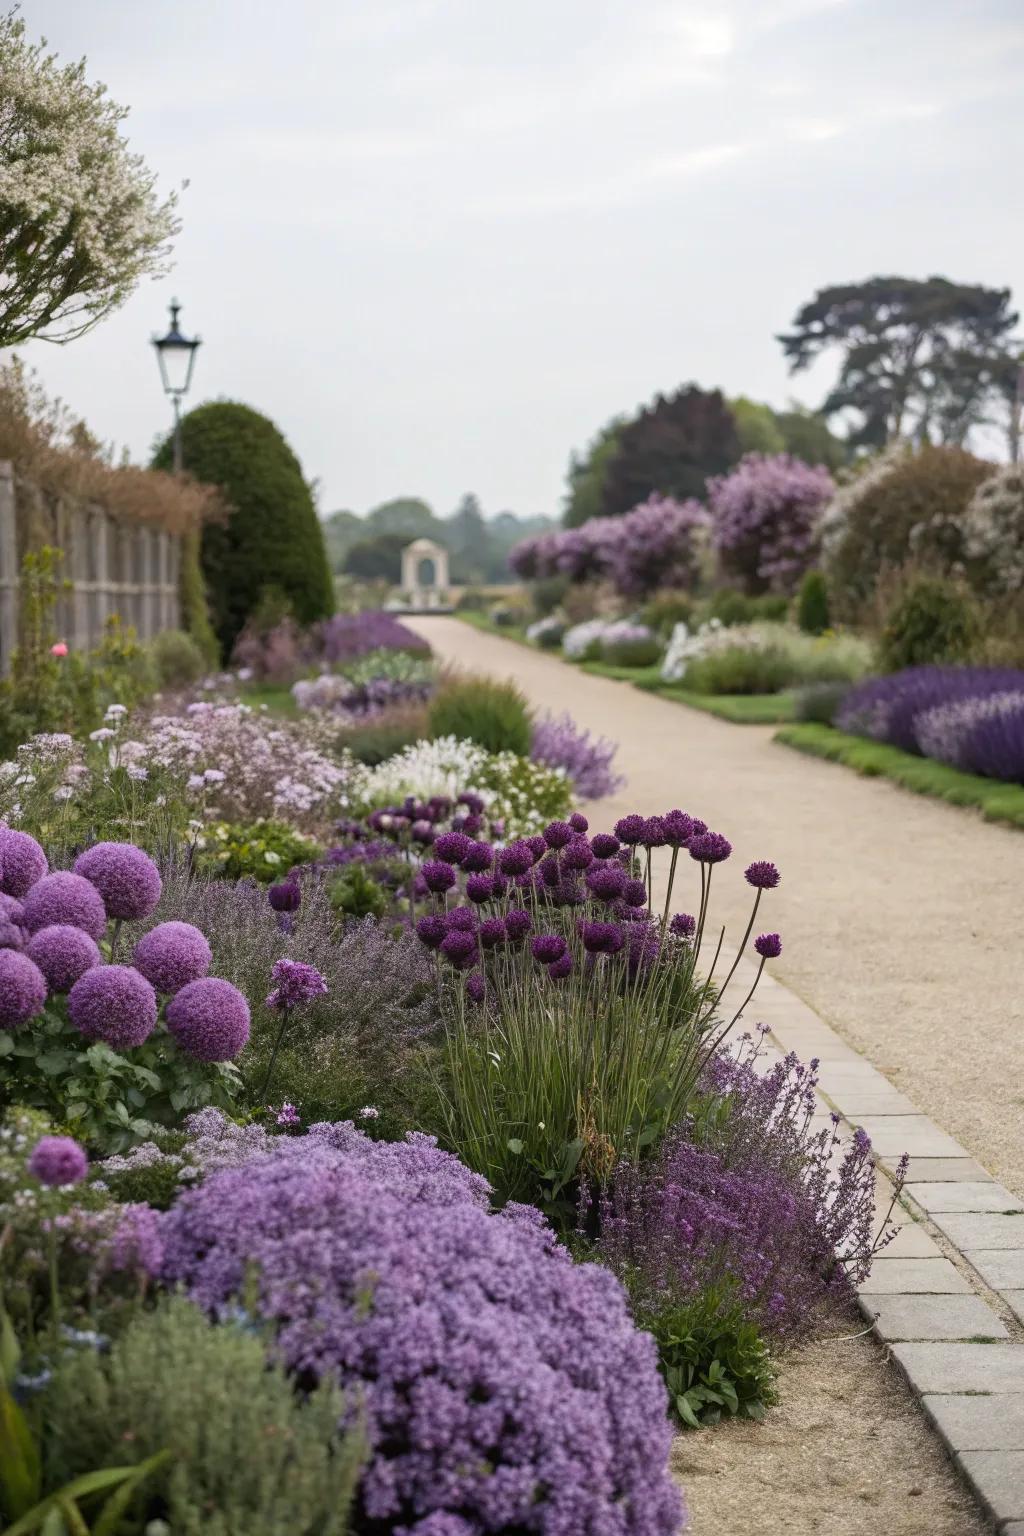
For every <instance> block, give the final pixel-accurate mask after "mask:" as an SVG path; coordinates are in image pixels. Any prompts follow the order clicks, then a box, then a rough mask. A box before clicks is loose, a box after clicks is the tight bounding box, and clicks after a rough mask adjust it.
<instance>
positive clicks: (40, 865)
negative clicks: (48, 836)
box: [0, 827, 49, 899]
mask: <svg viewBox="0 0 1024 1536" xmlns="http://www.w3.org/2000/svg"><path fill="white" fill-rule="evenodd" d="M48 868H49V865H48V864H47V862H46V854H45V853H44V852H43V850H42V848H40V846H39V844H38V843H37V842H36V840H35V838H34V837H29V835H28V833H27V832H18V831H16V830H15V828H14V827H0V891H3V892H5V893H6V894H7V895H8V896H14V897H17V898H18V899H20V898H21V897H23V896H25V895H26V894H27V892H28V891H29V890H31V888H32V886H34V885H35V883H36V881H37V880H41V879H42V878H43V876H44V875H45V874H46V871H47V869H48Z"/></svg>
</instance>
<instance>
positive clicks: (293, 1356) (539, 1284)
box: [160, 1125, 682, 1536]
mask: <svg viewBox="0 0 1024 1536" xmlns="http://www.w3.org/2000/svg"><path fill="white" fill-rule="evenodd" d="M160 1223H161V1230H160V1236H161V1240H162V1247H163V1256H162V1260H161V1264H160V1276H161V1278H162V1279H163V1280H165V1281H166V1282H167V1283H169V1284H175V1285H181V1286H183V1287H184V1288H185V1290H186V1292H187V1294H188V1295H190V1296H191V1297H192V1299H193V1300H194V1301H196V1303H197V1304H198V1305H199V1306H201V1307H202V1308H203V1309H204V1310H205V1311H210V1312H215V1311H217V1310H218V1309H221V1308H224V1307H226V1306H228V1305H230V1304H232V1303H233V1302H234V1300H235V1298H236V1297H237V1295H238V1294H239V1292H240V1290H241V1288H242V1286H243V1284H244V1282H245V1277H246V1275H247V1273H250V1274H252V1275H253V1276H254V1277H255V1284H256V1286H257V1287H258V1306H259V1311H260V1313H261V1315H262V1316H263V1317H264V1318H266V1319H267V1321H268V1322H269V1323H270V1324H272V1325H273V1327H274V1329H275V1339H274V1352H275V1355H276V1357H278V1358H280V1359H281V1360H282V1361H283V1363H284V1364H285V1365H286V1366H287V1367H289V1368H290V1369H292V1370H293V1371H295V1372H297V1373H301V1374H302V1375H303V1376H304V1377H305V1378H307V1379H323V1378H325V1377H328V1376H330V1375H331V1374H333V1373H336V1374H337V1377H338V1380H339V1384H340V1386H341V1388H342V1390H343V1391H345V1390H351V1389H358V1391H359V1392H360V1395H361V1398H362V1402H363V1407H364V1413H365V1421H366V1429H367V1436H368V1441H369V1461H368V1465H367V1467H366V1470H365V1472H364V1474H363V1476H362V1479H361V1482H360V1485H359V1490H358V1493H357V1502H356V1511H355V1516H354V1524H355V1527H356V1529H362V1528H363V1527H364V1526H365V1527H366V1528H372V1529H377V1528H380V1529H391V1530H393V1529H396V1528H398V1527H401V1528H402V1529H404V1530H407V1531H409V1532H410V1533H422V1536H429V1533H430V1532H436V1531H439V1530H442V1529H443V1530H448V1529H452V1530H454V1529H458V1530H459V1531H460V1532H462V1533H463V1536H476V1533H481V1536H482V1533H486V1532H495V1533H498V1532H509V1531H514V1530H530V1531H533V1532H536V1533H538V1536H591V1533H592V1532H593V1531H595V1530H597V1529H600V1530H601V1531H604V1532H607V1533H610V1536H675V1533H676V1532H677V1531H678V1529H679V1525H680V1520H681V1515H682V1509H681V1498H680V1494H679V1490H678V1488H677V1487H676V1485H675V1483H674V1481H673V1479H672V1477H671V1475H670V1474H669V1471H668V1467H667V1455H668V1450H669V1443H670V1435H669V1431H668V1426H667V1422H666V1417H665V1393H664V1388H663V1386H662V1384H661V1382H660V1380H659V1378H658V1373H657V1363H656V1357H655V1350H654V1346H653V1343H652V1341H651V1339H650V1338H649V1337H648V1336H647V1335H646V1334H643V1333H640V1332H638V1331H637V1330H636V1329H635V1327H634V1325H633V1323H632V1320H631V1318H630V1316H629V1311H628V1308H627V1306H626V1303H625V1298H624V1295H623V1292H622V1290H621V1288H620V1286H619V1284H618V1282H617V1281H616V1280H615V1279H614V1278H613V1277H612V1276H611V1275H610V1274H608V1272H607V1271H606V1270H603V1269H601V1268H600V1267H599V1266H596V1265H590V1264H584V1265H575V1264H573V1262H572V1260H571V1259H570V1257H569V1255H568V1253H567V1252H565V1251H564V1250H563V1249H561V1248H559V1247H557V1246H556V1245H554V1243H553V1241H552V1239H551V1236H550V1234H548V1233H546V1232H545V1231H544V1230H543V1228H542V1225H541V1224H540V1223H539V1220H538V1218H537V1216H536V1213H534V1212H530V1211H527V1210H525V1209H523V1208H521V1207H518V1208H517V1207H509V1208H507V1209H506V1210H505V1211H504V1212H501V1213H497V1214H495V1213H492V1212H490V1211H489V1210H488V1203H487V1187H486V1184H485V1183H484V1182H483V1181H482V1180H481V1179H479V1178H478V1177H477V1176H475V1175H474V1174H472V1173H470V1171H469V1170H468V1169H466V1168H465V1167H464V1166H463V1165H461V1164H459V1163H458V1162H457V1161H456V1160H455V1159H454V1158H451V1157H449V1156H446V1154H444V1153H442V1152H440V1151H439V1150H438V1149H437V1148H436V1147H435V1146H434V1145H433V1144H432V1142H431V1140H430V1139H429V1138H426V1137H422V1136H419V1137H412V1138H410V1139H409V1140H408V1141H406V1142H405V1143H399V1144H385V1143H374V1142H371V1141H369V1140H367V1138H366V1137H364V1136H363V1135H361V1134H360V1132H358V1131H356V1130H355V1129H354V1128H353V1127H352V1126H351V1125H320V1126H316V1127H314V1128H313V1129H312V1130H311V1131H310V1132H309V1133H308V1134H307V1135H305V1136H292V1137H279V1138H277V1139H276V1141H275V1142H274V1144H273V1149H272V1150H271V1151H268V1152H267V1153H266V1154H264V1155H258V1156H256V1157H254V1158H252V1159H251V1160H250V1161H248V1162H244V1163H242V1165H241V1166H238V1167H235V1168H228V1169H225V1170H224V1171H222V1172H220V1173H215V1174H213V1175H210V1176H208V1177H207V1178H206V1180H205V1181H204V1183H203V1185H202V1186H201V1187H200V1188H198V1189H196V1190H194V1191H191V1192H188V1193H186V1194H184V1195H182V1196H180V1197H179V1199H178V1200H177V1202H176V1204H175V1205H174V1206H173V1208H172V1209H171V1210H170V1211H169V1212H167V1213H166V1215H164V1216H163V1217H162V1218H160Z"/></svg>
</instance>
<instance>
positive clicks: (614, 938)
mask: <svg viewBox="0 0 1024 1536" xmlns="http://www.w3.org/2000/svg"><path fill="white" fill-rule="evenodd" d="M580 938H581V939H582V940H583V948H584V949H585V950H586V951H587V953H588V954H590V955H617V954H618V952H619V950H620V949H621V948H622V946H623V944H624V943H625V934H624V933H623V930H622V929H621V928H620V926H619V924H618V923H595V922H582V923H580Z"/></svg>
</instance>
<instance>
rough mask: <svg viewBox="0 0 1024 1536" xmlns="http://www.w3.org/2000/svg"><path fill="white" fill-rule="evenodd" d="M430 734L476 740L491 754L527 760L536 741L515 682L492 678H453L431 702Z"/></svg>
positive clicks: (523, 701)
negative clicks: (496, 753) (511, 755)
mask: <svg viewBox="0 0 1024 1536" xmlns="http://www.w3.org/2000/svg"><path fill="white" fill-rule="evenodd" d="M428 718H429V725H430V735H431V736H432V737H435V738H436V737H438V736H456V737H458V738H459V740H461V741H475V742H476V743H477V744H478V745H479V746H481V747H486V749H487V751H488V752H515V753H516V754H517V755H518V756H520V757H526V756H528V754H529V751H530V743H531V741H532V739H533V728H532V723H531V719H530V710H529V707H528V705H527V702H526V698H525V696H524V694H523V693H522V691H521V689H520V688H518V687H517V686H516V684H515V683H513V682H502V681H499V680H498V679H497V678H491V677H453V678H451V679H449V681H447V682H445V683H443V684H442V685H441V687H440V688H439V689H438V690H437V693H436V694H435V695H434V697H433V699H432V700H431V703H430V710H429V716H428Z"/></svg>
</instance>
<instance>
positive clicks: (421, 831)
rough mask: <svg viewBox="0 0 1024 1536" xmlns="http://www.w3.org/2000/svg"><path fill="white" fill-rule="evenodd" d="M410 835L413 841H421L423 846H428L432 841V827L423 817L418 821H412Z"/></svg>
mask: <svg viewBox="0 0 1024 1536" xmlns="http://www.w3.org/2000/svg"><path fill="white" fill-rule="evenodd" d="M410 835H411V837H412V840H413V842H414V843H421V844H422V845H423V846H424V847H427V848H429V846H430V844H431V843H432V842H433V841H434V828H433V827H432V826H431V824H430V822H429V821H428V820H427V819H426V817H424V818H423V819H422V820H420V821H414V822H413V824H412V827H411V828H410Z"/></svg>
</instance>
